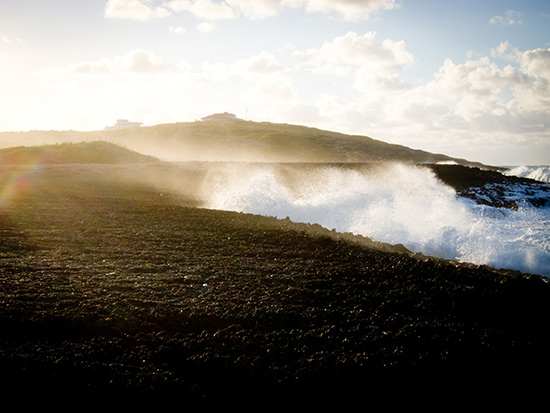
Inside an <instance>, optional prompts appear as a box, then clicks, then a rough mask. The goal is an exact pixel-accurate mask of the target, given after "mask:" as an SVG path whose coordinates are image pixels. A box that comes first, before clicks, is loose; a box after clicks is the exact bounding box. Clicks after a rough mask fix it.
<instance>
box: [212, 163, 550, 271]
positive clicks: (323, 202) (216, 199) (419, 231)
mask: <svg viewBox="0 0 550 413" xmlns="http://www.w3.org/2000/svg"><path fill="white" fill-rule="evenodd" d="M206 184H207V188H209V189H208V193H209V195H208V206H209V207H210V208H213V209H224V210H232V211H240V212H248V213H254V214H259V215H266V216H275V217H278V218H286V217H288V218H290V219H291V220H293V221H295V222H305V223H312V224H313V223H316V224H320V225H322V226H324V227H326V228H329V229H335V230H337V231H340V232H352V233H355V234H359V235H363V236H367V237H371V238H373V239H375V240H377V241H380V242H385V243H390V244H403V245H405V246H406V247H407V248H408V249H409V250H411V251H414V252H421V253H423V254H426V255H432V256H436V257H441V258H446V259H453V260H458V261H464V262H472V263H475V264H487V265H491V266H493V267H497V268H509V269H516V270H520V271H524V272H531V273H536V274H542V275H549V276H550V241H549V240H548V236H547V234H549V233H550V232H549V231H550V208H534V207H530V206H527V205H525V206H520V208H519V209H518V210H517V211H512V210H506V209H499V208H493V207H489V206H480V205H477V204H475V203H474V202H472V201H469V200H464V199H461V198H459V197H458V196H457V195H456V193H455V191H454V190H453V189H452V188H450V187H448V186H446V185H444V184H443V183H441V182H440V181H439V180H438V179H437V178H436V177H435V175H434V174H433V173H432V172H431V171H430V170H429V169H427V168H421V167H414V166H409V165H403V164H392V165H385V166H384V167H377V168H370V169H368V170H362V169H350V168H341V167H335V166H316V167H311V168H285V167H279V166H273V165H272V166H266V165H249V166H246V165H226V166H225V167H223V168H222V169H220V170H218V171H215V172H213V173H212V174H211V175H210V176H209V177H208V178H207V180H206Z"/></svg>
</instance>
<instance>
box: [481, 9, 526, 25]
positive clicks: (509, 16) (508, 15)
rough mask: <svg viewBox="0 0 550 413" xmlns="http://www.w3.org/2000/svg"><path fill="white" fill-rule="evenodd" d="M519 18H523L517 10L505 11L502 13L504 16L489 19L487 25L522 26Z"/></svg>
mask: <svg viewBox="0 0 550 413" xmlns="http://www.w3.org/2000/svg"><path fill="white" fill-rule="evenodd" d="M521 16H523V13H521V12H519V11H517V10H506V11H505V12H504V16H493V17H491V18H490V19H489V23H491V24H504V25H508V26H512V25H514V24H523V20H521Z"/></svg>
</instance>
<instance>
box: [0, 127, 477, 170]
mask: <svg viewBox="0 0 550 413" xmlns="http://www.w3.org/2000/svg"><path fill="white" fill-rule="evenodd" d="M92 140H104V141H109V142H113V143H116V144H119V145H123V146H125V147H127V148H130V149H132V150H135V151H137V152H140V153H146V154H149V155H152V156H155V157H157V158H160V159H162V160H168V161H264V162H374V161H387V160H397V161H409V162H414V163H436V162H445V161H454V162H456V163H459V164H463V165H470V166H482V165H481V164H479V163H475V162H469V161H467V160H464V159H457V158H452V157H450V156H447V155H442V154H433V153H430V152H426V151H422V150H415V149H411V148H408V147H405V146H402V145H395V144H390V143H386V142H383V141H380V140H375V139H372V138H369V137H367V136H358V135H346V134H342V133H337V132H330V131H325V130H321V129H316V128H311V127H305V126H298V125H289V124H277V123H270V122H251V121H244V120H238V119H237V120H227V121H210V122H205V121H196V122H182V123H171V124H160V125H155V126H149V127H137V128H129V129H120V130H104V131H95V132H75V131H66V132H59V131H50V132H46V131H33V132H18V133H8V132H5V133H0V144H1V145H2V146H4V147H5V146H7V145H6V143H7V142H14V141H17V142H19V145H21V144H25V145H27V143H25V142H32V144H46V143H54V142H67V141H72V142H77V141H92ZM12 146H14V145H12Z"/></svg>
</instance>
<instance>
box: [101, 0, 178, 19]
mask: <svg viewBox="0 0 550 413" xmlns="http://www.w3.org/2000/svg"><path fill="white" fill-rule="evenodd" d="M150 3H151V1H150V0H108V1H107V4H106V5H105V17H107V18H111V19H129V20H138V21H147V20H151V19H157V18H164V17H167V16H169V15H170V11H169V10H167V9H166V8H164V7H161V6H157V7H154V6H152V5H150Z"/></svg>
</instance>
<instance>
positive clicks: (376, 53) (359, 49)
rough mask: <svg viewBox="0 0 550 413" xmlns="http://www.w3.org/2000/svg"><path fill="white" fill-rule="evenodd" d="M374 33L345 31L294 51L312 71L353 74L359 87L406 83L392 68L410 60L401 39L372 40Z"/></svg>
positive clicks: (385, 87)
mask: <svg viewBox="0 0 550 413" xmlns="http://www.w3.org/2000/svg"><path fill="white" fill-rule="evenodd" d="M375 36H376V33H374V32H369V33H366V34H365V35H363V36H359V35H357V34H356V33H353V32H349V33H347V34H346V35H344V36H339V37H337V38H335V39H334V40H332V41H330V42H325V43H324V44H323V45H322V46H321V47H320V48H318V49H309V50H306V51H298V52H295V56H297V57H298V58H299V59H300V60H301V62H302V64H303V65H305V66H306V67H308V68H309V69H310V70H311V71H312V72H313V73H320V74H335V75H341V76H353V77H354V79H355V86H356V87H357V88H358V89H359V90H362V91H365V90H370V91H372V90H373V88H375V89H381V90H397V89H403V88H405V87H407V85H406V83H405V82H404V81H402V80H401V79H400V78H399V76H398V74H397V73H396V72H398V71H400V70H402V69H404V68H405V67H406V66H408V65H410V64H412V63H413V62H414V56H413V55H412V54H411V53H410V52H408V51H407V48H406V45H405V42H404V41H399V42H394V41H392V40H384V41H382V42H377V41H375Z"/></svg>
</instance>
